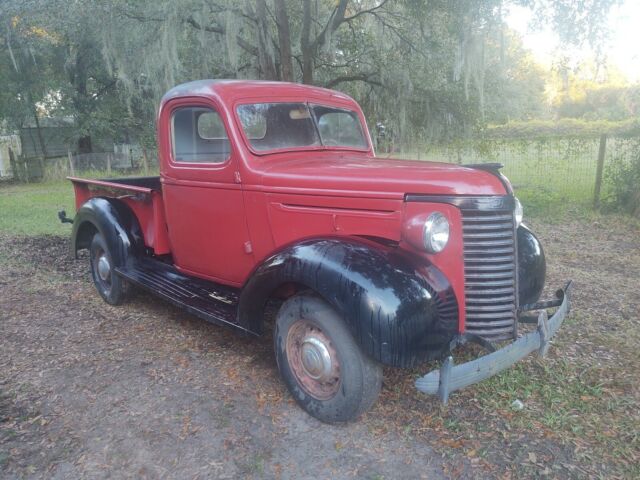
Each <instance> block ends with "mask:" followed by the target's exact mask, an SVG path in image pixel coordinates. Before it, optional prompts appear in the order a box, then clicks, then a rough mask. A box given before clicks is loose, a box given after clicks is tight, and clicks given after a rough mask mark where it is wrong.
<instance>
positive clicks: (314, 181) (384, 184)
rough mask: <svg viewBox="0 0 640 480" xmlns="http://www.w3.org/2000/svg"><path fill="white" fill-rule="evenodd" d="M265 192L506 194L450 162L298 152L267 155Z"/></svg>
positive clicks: (484, 175)
mask: <svg viewBox="0 0 640 480" xmlns="http://www.w3.org/2000/svg"><path fill="white" fill-rule="evenodd" d="M260 163H261V164H262V165H261V166H262V168H261V170H262V177H263V178H262V183H263V185H264V186H265V187H267V188H269V187H273V188H275V189H278V188H279V187H282V188H287V189H289V188H296V189H298V188H300V189H305V190H308V189H311V190H322V191H325V192H326V191H328V190H329V191H334V192H336V193H337V192H338V191H340V192H344V193H348V192H349V191H353V192H358V193H360V194H362V193H364V192H367V193H369V194H373V195H374V196H378V195H380V196H384V197H396V198H399V197H404V195H405V194H408V193H415V194H429V195H505V194H506V191H505V188H504V185H503V184H502V182H501V181H500V179H498V178H497V177H496V176H495V175H493V174H491V173H489V172H485V171H482V170H477V169H473V168H466V167H462V166H459V165H454V164H450V163H437V162H423V161H416V160H396V159H383V158H371V157H366V156H364V155H358V154H348V153H347V154H343V153H337V152H331V153H325V152H298V153H297V154H295V155H294V154H286V156H285V155H281V156H278V157H276V156H265V157H262V158H261V160H260Z"/></svg>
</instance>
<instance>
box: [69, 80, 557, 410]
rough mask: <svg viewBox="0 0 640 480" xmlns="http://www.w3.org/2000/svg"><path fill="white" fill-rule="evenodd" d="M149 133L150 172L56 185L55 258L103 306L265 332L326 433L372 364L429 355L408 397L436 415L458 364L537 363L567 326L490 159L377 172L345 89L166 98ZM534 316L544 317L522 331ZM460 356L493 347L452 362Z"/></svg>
mask: <svg viewBox="0 0 640 480" xmlns="http://www.w3.org/2000/svg"><path fill="white" fill-rule="evenodd" d="M157 133H158V148H159V152H158V156H159V163H160V176H159V177H144V178H128V179H116V180H86V179H79V178H70V180H71V181H72V182H73V185H74V189H75V194H76V207H77V213H76V216H75V218H74V221H73V224H74V225H73V233H72V241H71V248H72V252H73V253H74V254H76V253H77V251H78V250H80V249H83V248H85V249H88V250H89V251H90V267H91V271H92V276H93V280H94V283H95V284H96V288H97V290H98V292H99V293H100V295H101V296H102V297H103V298H104V300H105V301H107V302H108V303H111V304H120V303H122V302H123V301H124V300H125V299H126V297H127V293H128V291H129V289H130V288H131V287H132V286H137V287H141V288H145V289H147V290H149V291H151V292H153V293H155V294H156V295H158V296H160V297H161V298H164V299H165V300H167V301H169V302H171V303H173V304H175V305H177V306H179V307H181V308H184V309H185V310H187V311H188V312H190V313H192V314H195V315H197V316H199V317H201V318H203V319H205V320H207V321H211V322H213V323H217V324H220V325H225V326H229V327H231V328H234V329H236V330H237V331H239V332H243V333H245V334H248V335H256V336H257V335H263V334H264V332H273V335H274V347H275V354H276V361H277V364H278V368H279V370H280V373H281V375H282V378H283V380H284V381H285V383H286V384H287V386H288V388H289V390H290V392H291V394H292V395H293V396H294V398H295V399H296V401H297V402H298V403H299V404H300V405H301V406H302V407H303V408H304V409H305V410H306V411H307V412H309V413H310V414H312V415H314V416H316V417H317V418H319V419H321V420H323V421H327V422H343V421H348V420H351V419H353V418H356V417H357V416H358V415H359V414H360V413H362V412H363V411H365V410H367V409H368V408H369V407H370V406H371V405H372V404H373V402H374V401H375V398H376V397H377V394H378V392H379V389H380V385H381V380H382V365H389V366H394V367H399V368H406V367H413V366H416V365H420V364H422V363H424V362H426V361H429V360H433V359H438V358H443V359H445V362H444V364H443V368H444V370H443V369H441V370H440V371H435V372H432V373H431V374H429V375H427V376H425V377H423V378H422V379H420V380H419V381H418V382H417V387H418V388H419V389H421V390H422V391H425V392H427V393H438V394H439V395H440V397H441V398H442V399H443V400H445V401H446V399H447V397H448V395H449V392H451V391H453V390H455V389H457V388H463V387H465V386H468V385H469V384H471V383H474V382H475V381H477V379H481V378H483V376H482V375H475V376H474V375H472V377H473V378H467V377H468V375H467V374H466V373H465V372H463V371H462V370H460V369H461V368H462V367H465V368H467V369H469V368H470V369H472V370H473V369H475V371H476V372H477V371H479V370H478V369H480V370H482V371H484V372H485V373H484V374H483V375H484V376H485V377H486V376H488V374H491V373H494V371H495V370H496V362H498V364H499V365H500V366H501V368H506V367H507V366H508V365H511V364H512V363H513V362H514V361H517V359H519V358H521V357H522V356H524V355H526V354H528V353H529V352H530V351H532V350H535V349H538V350H540V351H542V350H543V348H546V346H547V345H548V338H549V337H550V336H551V335H552V334H553V333H555V331H556V330H557V328H558V327H559V324H560V322H561V321H562V319H563V318H564V316H565V315H566V313H567V312H568V309H569V301H568V298H569V297H568V288H565V289H562V290H560V291H559V292H558V294H557V298H556V299H554V300H551V301H549V302H546V303H545V302H543V303H539V302H538V299H539V297H540V294H541V292H542V288H543V286H544V276H545V258H544V253H543V249H542V246H541V245H540V242H539V241H538V239H537V238H536V237H535V235H534V234H533V233H532V232H531V231H530V230H529V229H528V228H527V227H525V226H524V225H523V224H522V207H521V205H520V203H519V202H518V200H517V198H516V197H515V196H514V193H513V190H512V188H511V185H510V184H509V181H508V180H507V179H506V178H505V177H504V176H503V175H502V174H500V172H499V165H495V164H484V165H475V166H459V165H451V164H445V163H432V162H420V161H407V160H398V159H382V158H378V157H376V155H375V152H374V148H373V145H372V141H371V137H370V135H369V131H368V129H367V124H366V122H365V118H364V115H363V113H362V110H361V109H360V107H359V106H358V104H357V103H356V102H355V101H354V100H353V99H352V98H350V97H349V96H347V95H344V94H342V93H340V92H336V91H332V90H327V89H323V88H318V87H311V86H305V85H298V84H291V83H282V82H261V81H239V80H203V81H196V82H190V83H187V84H183V85H179V86H177V87H175V88H173V89H171V90H170V91H169V92H167V94H166V95H165V96H164V97H163V99H162V101H161V104H160V107H159V113H158V119H157ZM270 302H275V303H276V305H278V313H277V315H276V318H275V320H274V325H273V326H272V328H266V327H267V323H268V321H269V320H268V319H267V318H265V307H266V305H267V304H268V303H270ZM547 308H555V309H557V311H556V312H555V314H554V315H553V316H552V317H551V318H550V319H549V318H548V316H547V314H546V309H547ZM532 310H533V311H540V312H544V315H542V313H540V314H539V315H538V317H537V319H536V320H535V322H536V325H537V326H536V329H534V330H533V331H532V332H529V333H527V334H526V335H519V332H518V323H519V320H521V319H522V318H524V317H525V316H526V315H529V317H530V314H526V312H530V311H532ZM504 341H510V342H511V343H510V344H509V345H508V346H507V347H504V348H502V349H499V350H498V348H497V346H498V343H499V342H504ZM465 342H475V343H479V344H481V345H483V346H484V347H485V348H487V349H488V350H490V352H491V353H490V354H489V355H486V356H484V357H481V358H479V359H477V360H476V362H480V363H478V364H474V365H471V366H469V365H467V364H465V365H460V366H453V364H452V356H451V350H452V349H453V348H454V347H455V346H457V345H459V344H462V343H465ZM505 348H507V349H510V350H509V351H508V352H505ZM496 350H497V351H496ZM512 350H513V351H512ZM496 354H499V355H498V357H495V355H496ZM491 355H494V357H491ZM456 369H458V370H456ZM456 372H459V373H456ZM481 373H482V372H481ZM462 377H464V378H462ZM470 380H472V381H470Z"/></svg>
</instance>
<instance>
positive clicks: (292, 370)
mask: <svg viewBox="0 0 640 480" xmlns="http://www.w3.org/2000/svg"><path fill="white" fill-rule="evenodd" d="M274 341H275V351H276V361H277V363H278V369H279V371H280V375H281V376H282V378H283V380H284V381H285V383H286V385H287V387H288V388H289V391H290V392H291V394H292V395H293V397H294V398H295V400H296V401H297V402H298V404H299V405H300V406H301V407H302V408H303V409H304V410H305V411H307V412H308V413H309V414H311V415H312V416H314V417H316V418H317V419H319V420H321V421H323V422H328V423H338V422H347V421H349V420H353V419H355V418H357V417H358V416H359V415H360V414H361V413H363V412H365V411H366V410H368V409H369V408H370V407H371V406H372V405H373V403H374V402H375V400H376V398H377V397H378V393H379V392H380V386H381V384H382V367H381V366H380V365H379V364H378V363H377V362H375V361H374V360H372V359H371V358H369V357H368V356H367V355H366V354H364V353H363V352H362V351H361V350H360V347H359V346H358V344H357V343H356V342H355V340H354V339H353V336H352V335H351V332H349V330H348V328H347V327H346V325H345V324H344V321H343V320H342V318H340V316H339V315H338V314H337V313H336V312H335V310H333V308H331V306H330V305H328V304H327V303H326V302H325V301H323V300H322V299H320V298H318V297H316V296H314V295H312V294H308V293H303V294H299V295H296V296H295V297H292V298H290V299H289V300H287V301H286V302H285V303H284V304H283V305H282V307H281V308H280V311H279V312H278V315H277V319H276V329H275V334H274Z"/></svg>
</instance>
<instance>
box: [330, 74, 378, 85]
mask: <svg viewBox="0 0 640 480" xmlns="http://www.w3.org/2000/svg"><path fill="white" fill-rule="evenodd" d="M375 75H376V74H375V73H361V74H357V75H344V76H342V77H336V78H334V79H333V80H331V81H329V82H327V83H326V84H325V85H324V87H325V88H333V87H335V86H336V85H338V84H340V83H345V82H364V83H368V84H369V85H376V86H378V87H385V85H384V84H383V83H382V82H380V81H378V80H373V79H372V78H371V77H373V76H375Z"/></svg>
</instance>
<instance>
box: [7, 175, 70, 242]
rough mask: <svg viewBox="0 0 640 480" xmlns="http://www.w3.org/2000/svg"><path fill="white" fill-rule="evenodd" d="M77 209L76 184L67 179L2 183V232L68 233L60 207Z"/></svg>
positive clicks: (32, 233) (67, 226)
mask: <svg viewBox="0 0 640 480" xmlns="http://www.w3.org/2000/svg"><path fill="white" fill-rule="evenodd" d="M62 209H64V210H66V211H67V214H68V215H69V216H70V217H73V214H74V212H75V207H74V197H73V186H72V185H71V182H69V181H67V180H58V181H55V182H46V183H30V184H26V185H25V184H7V185H2V184H0V232H2V233H10V234H13V235H42V234H51V235H69V233H70V231H71V226H70V225H69V224H68V223H67V224H63V223H60V220H59V219H58V210H62Z"/></svg>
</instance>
